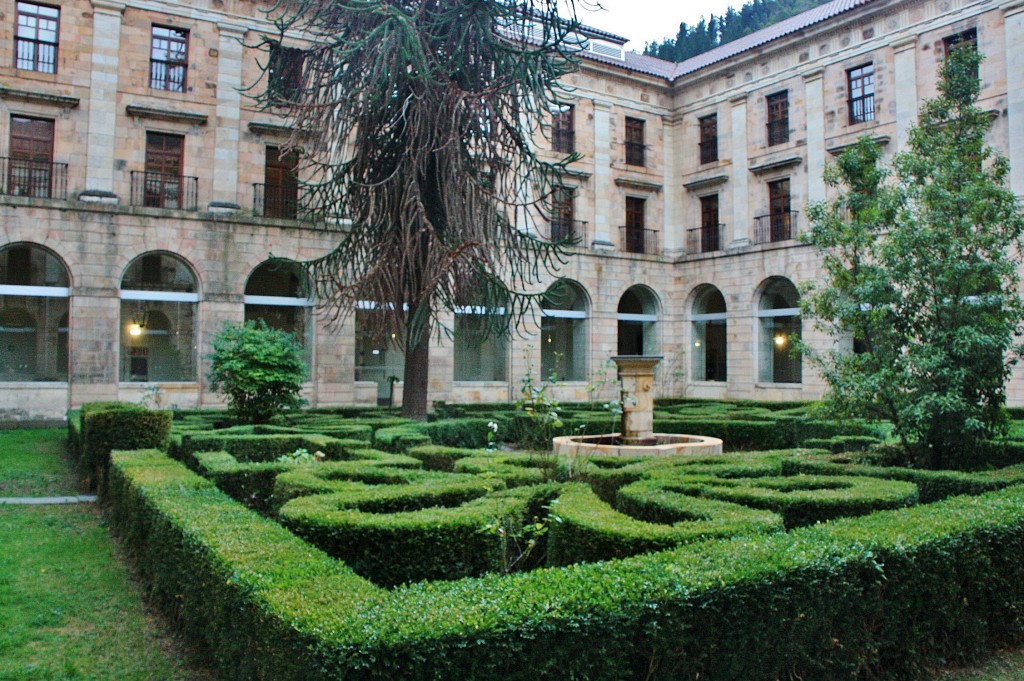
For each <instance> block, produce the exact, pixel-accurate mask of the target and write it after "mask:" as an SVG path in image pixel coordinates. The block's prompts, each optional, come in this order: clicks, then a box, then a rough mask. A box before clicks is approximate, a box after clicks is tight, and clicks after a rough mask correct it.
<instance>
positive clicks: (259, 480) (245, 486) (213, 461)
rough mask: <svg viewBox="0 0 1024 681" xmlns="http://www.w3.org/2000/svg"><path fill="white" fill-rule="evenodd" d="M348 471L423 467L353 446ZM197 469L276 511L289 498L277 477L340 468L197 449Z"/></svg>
mask: <svg viewBox="0 0 1024 681" xmlns="http://www.w3.org/2000/svg"><path fill="white" fill-rule="evenodd" d="M346 460H347V462H348V463H347V467H346V468H345V470H348V471H361V472H363V473H365V475H366V476H372V474H373V473H374V472H375V471H376V470H377V469H378V468H379V467H381V466H387V467H392V468H419V467H420V462H419V461H418V460H416V459H413V458H410V457H407V456H402V455H401V454H390V453H387V452H380V451H377V450H373V449H362V448H360V449H352V450H351V451H349V452H348V453H347V456H346ZM193 461H194V462H195V465H194V466H193V468H194V469H195V470H196V471H197V472H198V473H199V474H200V475H202V476H203V477H205V478H209V479H210V480H213V481H214V483H216V485H217V487H218V488H220V489H221V490H223V491H224V492H226V493H227V494H229V495H230V496H231V498H233V499H235V500H237V501H241V502H242V503H243V504H245V505H246V506H249V507H250V508H253V509H255V510H257V511H259V512H261V513H273V512H274V511H275V510H276V509H277V508H278V507H279V506H280V505H281V504H282V503H284V502H285V501H287V498H291V497H287V498H279V497H277V496H275V495H274V487H275V484H276V481H277V476H278V475H279V474H281V473H286V472H288V471H293V470H297V469H301V468H304V467H306V466H310V465H312V466H327V467H329V468H328V470H337V466H335V465H334V464H331V463H313V464H309V463H281V462H278V461H257V462H242V461H239V460H238V459H237V458H235V457H234V456H233V455H232V454H231V453H230V452H224V451H220V452H196V453H195V454H194V455H193Z"/></svg>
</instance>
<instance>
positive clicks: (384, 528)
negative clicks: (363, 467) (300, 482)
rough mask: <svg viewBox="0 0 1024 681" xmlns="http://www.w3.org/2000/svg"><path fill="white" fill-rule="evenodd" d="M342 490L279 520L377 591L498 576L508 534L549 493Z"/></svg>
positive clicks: (307, 500)
mask: <svg viewBox="0 0 1024 681" xmlns="http://www.w3.org/2000/svg"><path fill="white" fill-rule="evenodd" d="M350 485H351V487H350V488H349V489H348V490H346V491H344V492H338V493H335V494H322V495H317V496H308V497H302V498H299V499H294V500H292V501H290V502H288V503H287V504H286V505H285V506H284V507H282V508H281V510H280V516H281V519H282V521H283V523H284V524H285V526H286V527H288V528H289V529H290V530H292V531H293V532H294V533H295V534H297V535H298V536H300V537H304V538H305V539H307V540H309V541H310V542H312V543H313V544H314V545H315V546H317V547H319V548H321V549H323V550H324V551H325V552H326V553H328V554H329V555H332V556H334V557H335V558H340V559H342V560H344V561H345V563H346V564H347V565H349V566H351V567H352V569H353V570H355V571H356V573H358V574H360V575H363V576H364V577H366V578H367V579H372V580H373V581H374V582H375V583H378V584H380V585H382V586H395V585H398V584H403V583H406V582H416V581H421V580H425V579H459V578H461V577H471V576H477V575H481V574H483V573H485V572H501V571H502V570H503V569H504V568H505V567H506V564H507V562H508V560H509V556H508V552H509V547H508V543H507V542H508V536H509V534H510V533H517V532H519V531H520V528H522V527H524V526H525V525H526V524H527V523H529V522H531V521H532V518H533V517H534V515H536V513H537V512H538V507H539V506H541V505H542V503H543V502H544V501H546V500H547V499H550V497H551V494H552V490H551V489H550V488H547V487H543V486H533V487H522V488H517V489H514V490H502V491H499V492H496V493H494V494H490V495H488V496H481V493H480V492H481V490H482V489H485V488H484V487H483V486H482V485H481V484H480V481H461V482H459V483H458V484H457V485H455V484H451V483H449V484H448V485H447V486H443V487H442V486H440V485H438V484H437V483H434V484H423V483H420V484H416V483H411V484H409V485H406V486H395V487H391V488H385V490H383V491H382V490H381V489H380V488H379V487H368V486H365V485H361V484H360V483H350ZM399 494H400V495H401V497H399Z"/></svg>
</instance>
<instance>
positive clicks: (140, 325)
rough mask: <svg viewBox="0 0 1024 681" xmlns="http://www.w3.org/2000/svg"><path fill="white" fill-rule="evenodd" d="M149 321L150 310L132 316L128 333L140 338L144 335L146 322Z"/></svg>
mask: <svg viewBox="0 0 1024 681" xmlns="http://www.w3.org/2000/svg"><path fill="white" fill-rule="evenodd" d="M148 323H149V312H145V311H144V312H143V313H142V315H141V316H139V317H135V316H133V317H132V321H131V323H130V324H129V325H128V335H129V336H131V337H132V338H138V337H139V336H141V335H142V331H143V330H144V329H145V328H146V324H148Z"/></svg>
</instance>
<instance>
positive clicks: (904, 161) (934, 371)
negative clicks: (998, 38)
mask: <svg viewBox="0 0 1024 681" xmlns="http://www.w3.org/2000/svg"><path fill="white" fill-rule="evenodd" d="M979 63H980V56H979V55H978V53H977V51H976V50H975V49H974V48H973V47H965V48H960V49H955V50H953V51H952V53H951V54H950V56H949V57H948V58H947V60H946V63H945V65H944V66H943V68H942V73H941V82H940V84H939V91H940V94H939V96H938V97H936V98H935V99H933V100H931V101H928V102H927V103H925V105H924V106H923V107H922V109H921V112H920V115H919V119H918V123H917V125H916V126H915V127H914V128H913V129H912V130H911V132H910V136H909V142H908V148H907V149H906V151H904V152H901V153H899V154H897V155H896V158H895V160H894V163H893V168H892V170H891V171H890V170H889V169H886V168H882V167H880V166H879V160H880V158H881V151H880V150H879V148H878V147H877V145H875V144H874V143H873V142H871V141H870V140H862V141H861V142H860V143H859V144H858V145H857V146H856V147H854V148H852V149H850V150H848V151H847V152H845V153H844V154H843V155H842V156H841V157H840V158H839V161H838V163H837V164H836V165H835V166H833V167H831V168H829V170H828V172H827V174H826V178H825V179H826V181H827V182H828V184H829V185H830V186H832V187H836V188H839V189H840V190H841V194H840V196H839V197H838V198H837V199H835V200H834V201H831V202H829V203H826V204H817V205H812V206H810V207H809V210H808V212H809V214H810V217H811V222H812V227H811V231H810V234H809V241H810V243H812V244H813V245H815V246H816V247H817V249H818V250H819V251H820V253H821V255H822V258H823V266H824V274H825V276H824V278H823V279H822V281H821V282H820V283H814V284H812V285H809V286H807V287H806V295H805V296H804V297H803V300H802V305H803V308H804V312H805V313H807V314H808V315H810V316H812V317H815V318H816V319H817V320H818V321H817V325H818V326H819V327H820V328H822V329H824V330H825V331H826V332H828V333H829V334H830V335H831V336H832V337H833V338H835V339H836V340H837V341H842V340H844V339H845V340H846V342H847V343H848V342H849V341H850V340H852V341H853V343H854V351H853V352H850V351H849V350H845V351H844V350H835V351H830V352H820V351H815V350H814V349H813V348H807V350H808V351H809V355H808V356H809V358H810V359H811V361H812V362H813V363H814V364H815V365H816V366H817V367H818V368H819V369H820V370H821V372H822V374H823V375H824V377H825V379H826V380H827V381H828V383H829V386H830V390H829V392H828V394H827V403H828V404H829V406H830V407H831V408H832V410H833V411H834V412H835V413H836V414H838V415H853V416H865V417H869V418H883V419H888V420H890V421H891V422H892V424H893V427H894V433H895V435H896V436H897V437H898V438H899V440H900V441H901V443H902V444H903V446H904V448H905V449H906V451H907V453H908V454H910V455H912V456H914V457H915V458H916V459H917V460H918V461H919V462H921V463H925V464H927V465H930V466H932V467H936V468H941V467H948V466H950V465H954V466H955V465H958V464H960V465H962V464H963V463H964V458H963V457H965V456H969V455H970V454H971V452H975V451H978V448H979V447H981V446H982V445H983V441H984V440H986V439H988V438H990V437H992V436H993V435H995V434H998V433H999V432H1000V429H1001V427H1002V426H1003V425H1004V422H1003V410H1002V407H1003V405H1004V403H1005V384H1006V380H1007V378H1008V377H1009V373H1010V369H1011V367H1012V366H1013V364H1015V363H1016V362H1017V361H1018V359H1019V358H1020V357H1021V347H1020V346H1019V345H1017V344H1015V343H1016V340H1015V339H1017V338H1018V337H1019V335H1020V333H1021V331H1022V330H1024V325H1022V320H1024V302H1022V300H1021V297H1020V294H1019V283H1020V282H1019V275H1018V267H1017V265H1018V264H1017V258H1018V257H1019V253H1020V250H1019V249H1020V248H1021V246H1022V243H1021V241H1022V233H1024V216H1022V214H1021V210H1020V207H1019V205H1018V202H1017V200H1016V198H1015V196H1014V195H1013V193H1012V192H1011V191H1010V189H1009V188H1008V187H1007V178H1008V174H1009V164H1008V163H1007V160H1006V159H1005V158H1004V157H1002V156H1000V155H998V154H997V153H995V152H994V151H993V150H992V148H991V147H989V146H988V145H987V144H986V143H985V135H986V133H987V132H988V129H989V127H990V125H991V118H990V116H989V114H988V112H987V111H984V110H983V109H981V108H979V107H978V106H977V104H976V102H977V98H978V94H979V91H980V85H979V80H978V75H977V74H978V64H979Z"/></svg>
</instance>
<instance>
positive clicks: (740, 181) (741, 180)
mask: <svg viewBox="0 0 1024 681" xmlns="http://www.w3.org/2000/svg"><path fill="white" fill-rule="evenodd" d="M729 103H730V104H731V105H732V140H731V142H730V144H729V150H730V152H731V153H732V167H731V172H732V178H731V179H730V180H729V184H730V186H731V189H732V243H731V244H730V247H733V248H735V247H737V246H746V245H747V244H749V243H750V211H749V209H748V207H747V198H748V197H747V175H748V173H749V172H750V171H749V169H748V167H747V166H748V162H747V95H745V94H744V95H740V96H739V97H735V98H733V99H732V100H730V102H729Z"/></svg>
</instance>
